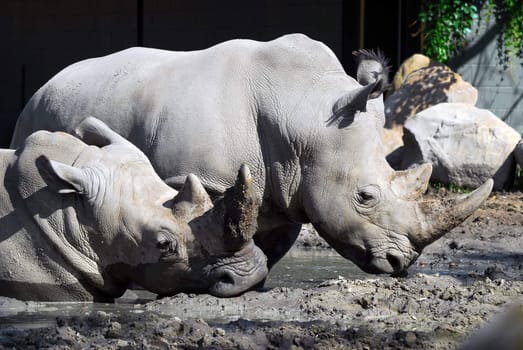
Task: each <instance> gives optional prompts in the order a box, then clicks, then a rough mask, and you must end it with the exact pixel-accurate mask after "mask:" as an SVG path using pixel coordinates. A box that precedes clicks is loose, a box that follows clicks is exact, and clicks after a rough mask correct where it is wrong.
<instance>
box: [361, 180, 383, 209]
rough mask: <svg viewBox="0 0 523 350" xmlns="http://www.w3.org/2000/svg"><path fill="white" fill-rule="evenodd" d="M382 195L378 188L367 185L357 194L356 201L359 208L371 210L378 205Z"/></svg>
mask: <svg viewBox="0 0 523 350" xmlns="http://www.w3.org/2000/svg"><path fill="white" fill-rule="evenodd" d="M380 195H381V192H380V189H379V187H378V186H376V185H367V186H364V187H362V188H360V189H359V190H358V191H357V192H356V195H355V199H356V202H357V204H358V205H359V206H362V207H366V208H370V207H373V206H375V205H376V204H377V203H378V201H379V198H380Z"/></svg>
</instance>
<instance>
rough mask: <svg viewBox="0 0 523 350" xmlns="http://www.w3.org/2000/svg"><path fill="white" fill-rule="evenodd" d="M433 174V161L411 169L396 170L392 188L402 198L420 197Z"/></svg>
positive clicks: (413, 198) (412, 198)
mask: <svg viewBox="0 0 523 350" xmlns="http://www.w3.org/2000/svg"><path fill="white" fill-rule="evenodd" d="M431 175H432V164H431V163H424V164H421V165H419V166H417V167H414V168H411V169H407V170H402V171H396V172H394V175H393V177H392V180H391V189H392V191H393V192H394V194H395V195H396V196H398V197H400V198H403V199H406V200H415V199H418V198H420V197H421V196H422V195H423V193H425V191H427V187H428V185H429V180H430V176H431Z"/></svg>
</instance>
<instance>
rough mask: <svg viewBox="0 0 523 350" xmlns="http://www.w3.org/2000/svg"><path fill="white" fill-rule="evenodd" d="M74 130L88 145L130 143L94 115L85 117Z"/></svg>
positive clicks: (100, 145) (101, 145)
mask: <svg viewBox="0 0 523 350" xmlns="http://www.w3.org/2000/svg"><path fill="white" fill-rule="evenodd" d="M74 132H75V134H76V136H78V138H80V139H81V140H82V141H84V142H85V143H87V144H88V145H94V146H98V147H104V146H107V145H110V144H130V142H129V141H127V140H126V139H125V138H123V137H122V136H120V135H119V134H118V133H116V132H114V131H113V130H112V129H111V128H109V127H108V126H107V125H106V124H105V123H104V122H102V121H101V120H99V119H96V118H94V117H87V118H85V119H84V120H83V121H82V122H80V124H78V126H77V127H76V129H75V130H74ZM133 148H134V147H133Z"/></svg>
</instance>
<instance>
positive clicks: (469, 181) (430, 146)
mask: <svg viewBox="0 0 523 350" xmlns="http://www.w3.org/2000/svg"><path fill="white" fill-rule="evenodd" d="M520 140H521V135H520V134H519V133H518V132H517V131H515V130H514V129H512V128H511V127H510V126H508V125H507V124H505V123H504V122H503V121H502V120H500V119H498V118H497V117H496V116H495V115H494V114H492V113H491V112H490V111H488V110H485V109H480V108H477V107H474V106H472V105H470V104H465V103H441V104H438V105H436V106H433V107H430V108H428V109H426V110H424V111H422V112H420V113H418V114H416V115H415V116H414V117H413V118H410V119H408V120H407V122H406V123H405V125H404V135H403V142H404V144H405V153H404V157H403V161H402V168H407V167H409V166H411V165H413V164H415V163H420V162H431V163H432V164H433V172H432V180H433V181H439V182H442V183H447V184H448V183H452V184H455V185H458V186H468V187H477V186H479V185H481V184H482V183H484V182H485V181H486V180H487V179H489V178H494V189H501V188H504V187H507V186H510V185H512V183H511V182H512V181H513V176H514V167H515V160H514V156H513V151H514V148H515V147H516V145H517V144H518V142H519V141H520Z"/></svg>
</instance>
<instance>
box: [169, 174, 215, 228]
mask: <svg viewBox="0 0 523 350" xmlns="http://www.w3.org/2000/svg"><path fill="white" fill-rule="evenodd" d="M212 207H213V204H212V201H211V198H210V197H209V195H208V194H207V191H205V188H204V187H203V185H202V183H201V182H200V180H199V179H198V177H197V176H196V175H194V174H189V175H188V176H187V178H186V179H185V183H184V184H183V187H182V189H181V190H180V192H179V193H178V194H177V195H176V197H174V201H173V213H174V214H175V215H176V216H179V217H184V218H186V219H188V220H189V219H192V218H194V217H196V216H199V215H201V214H203V213H204V212H206V211H207V210H209V209H211V208H212Z"/></svg>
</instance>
